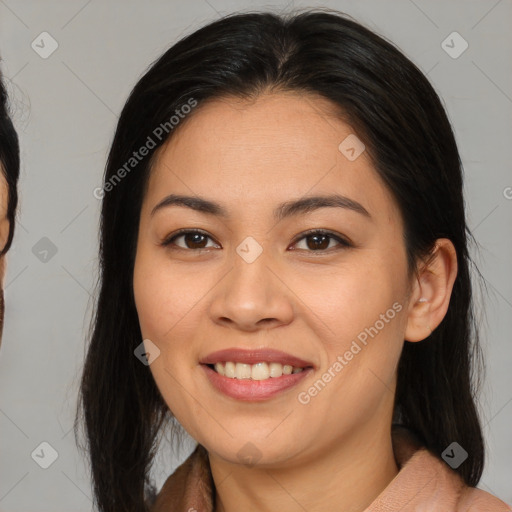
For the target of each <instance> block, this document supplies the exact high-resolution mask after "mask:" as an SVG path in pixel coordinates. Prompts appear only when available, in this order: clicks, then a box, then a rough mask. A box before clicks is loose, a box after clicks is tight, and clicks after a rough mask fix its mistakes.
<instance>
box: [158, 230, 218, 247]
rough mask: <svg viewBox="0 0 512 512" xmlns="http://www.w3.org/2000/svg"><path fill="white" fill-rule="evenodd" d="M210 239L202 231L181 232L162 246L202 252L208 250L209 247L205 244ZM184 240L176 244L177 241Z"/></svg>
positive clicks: (166, 240) (165, 241)
mask: <svg viewBox="0 0 512 512" xmlns="http://www.w3.org/2000/svg"><path fill="white" fill-rule="evenodd" d="M208 238H210V239H211V237H210V236H209V235H207V234H206V233H204V232H202V231H197V230H181V231H179V232H178V233H175V234H174V235H172V236H170V237H168V238H166V239H165V240H164V241H163V242H162V244H161V245H163V246H164V247H167V246H176V247H177V248H179V249H185V250H187V249H190V250H201V249H208V248H209V247H208V246H206V245H205V244H206V243H207V240H208ZM180 239H183V241H182V242H180V243H176V241H177V240H180Z"/></svg>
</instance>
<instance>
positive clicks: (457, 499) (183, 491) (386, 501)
mask: <svg viewBox="0 0 512 512" xmlns="http://www.w3.org/2000/svg"><path fill="white" fill-rule="evenodd" d="M392 442H393V451H394V455H395V460H396V462H397V466H398V468H399V472H398V474H397V475H396V476H395V478H394V479H393V480H392V481H391V482H390V483H389V485H388V486H387V487H386V488H385V489H384V491H383V492H382V493H381V494H380V495H379V496H377V498H376V499H375V500H374V501H373V502H372V504H371V505H370V506H369V507H368V508H367V509H366V510H365V512H390V511H397V510H400V511H401V512H409V511H410V512H412V511H414V512H423V511H425V512H427V511H434V510H450V511H453V512H463V511H465V510H469V508H470V507H471V510H472V511H473V510H474V511H475V512H476V511H480V510H486V511H492V512H512V509H511V508H510V507H509V506H508V505H506V504H505V503H504V502H502V501H501V500H499V499H497V498H495V497H493V496H492V495H490V494H488V493H486V492H485V491H481V490H479V489H475V488H471V487H467V486H466V485H465V484H464V481H463V480H462V478H461V477H460V476H459V475H458V473H456V472H455V471H453V470H452V469H451V468H450V467H449V466H448V465H447V464H445V463H444V462H443V461H442V460H441V459H440V458H438V457H437V456H435V455H434V454H432V453H431V452H429V451H428V450H426V449H425V448H424V447H422V445H421V443H420V442H419V440H418V439H417V438H416V437H415V436H414V435H413V434H412V432H411V431H409V430H407V429H406V428H404V427H401V426H398V425H394V426H393V429H392ZM214 500H215V486H214V482H213V477H212V474H211V471H210V463H209V459H208V452H207V451H206V449H205V448H204V447H203V446H201V445H199V444H198V445H197V446H196V448H195V450H194V451H193V452H192V454H191V455H190V456H189V457H188V459H187V460H186V461H185V462H184V463H183V464H182V465H181V466H179V467H178V468H177V469H176V471H175V472H174V473H173V474H172V475H171V476H170V477H169V478H168V479H167V480H166V482H165V483H164V485H163V487H162V489H161V491H160V493H159V494H158V496H157V498H156V500H155V503H154V504H153V506H152V508H151V512H171V511H173V510H182V511H183V512H187V511H196V512H213V511H214ZM478 506H482V508H481V509H480V508H476V507H478ZM473 507H475V508H473Z"/></svg>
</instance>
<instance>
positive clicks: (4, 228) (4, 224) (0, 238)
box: [0, 168, 9, 345]
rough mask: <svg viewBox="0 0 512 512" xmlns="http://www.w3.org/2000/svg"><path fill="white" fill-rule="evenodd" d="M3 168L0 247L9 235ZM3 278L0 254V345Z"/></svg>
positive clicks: (2, 317)
mask: <svg viewBox="0 0 512 512" xmlns="http://www.w3.org/2000/svg"><path fill="white" fill-rule="evenodd" d="M2 171H3V170H2V169H1V168H0V247H1V248H3V247H5V244H6V242H7V237H8V236H9V221H8V219H7V198H8V188H7V181H6V180H5V178H4V175H3V172H2ZM4 278H5V255H1V256H0V345H1V344H2V333H3V327H4Z"/></svg>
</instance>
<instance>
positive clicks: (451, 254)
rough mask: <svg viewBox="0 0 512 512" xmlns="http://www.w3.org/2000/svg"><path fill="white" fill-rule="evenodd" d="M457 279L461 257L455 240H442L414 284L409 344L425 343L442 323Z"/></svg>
mask: <svg viewBox="0 0 512 512" xmlns="http://www.w3.org/2000/svg"><path fill="white" fill-rule="evenodd" d="M456 277H457V253H456V251H455V247H454V245H453V243H452V242H451V240H448V239H447V238H439V239H438V240H436V244H435V246H434V250H433V251H432V254H431V256H430V257H429V258H428V260H427V261H426V262H424V263H423V264H422V265H421V267H420V268H419V269H418V274H417V276H416V279H415V281H414V284H413V287H412V291H411V299H410V302H409V310H408V316H407V326H406V329H405V336H404V337H405V340H406V341H412V342H416V341H421V340H424V339H425V338H427V337H428V336H430V335H431V334H432V331H433V330H434V329H436V327H437V326H438V325H439V324H440V323H441V321H442V320H443V318H444V316H445V315H446V312H447V311H448V305H449V304H450V297H451V294H452V289H453V283H454V282H455V278H456Z"/></svg>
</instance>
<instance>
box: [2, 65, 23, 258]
mask: <svg viewBox="0 0 512 512" xmlns="http://www.w3.org/2000/svg"><path fill="white" fill-rule="evenodd" d="M0 169H1V171H0V172H2V174H3V177H4V179H5V180H6V182H7V194H8V196H7V219H8V221H9V234H8V235H7V240H6V243H5V245H4V246H3V247H1V248H0V256H3V255H4V254H5V253H6V252H7V251H8V250H9V248H10V247H11V244H12V239H13V237H14V219H15V216H16V207H17V205H18V192H17V184H18V178H19V175H20V147H19V142H18V135H17V133H16V130H15V129H14V126H13V124H12V121H11V117H10V115H9V107H8V100H7V92H6V90H5V87H4V84H3V77H2V73H1V71H0Z"/></svg>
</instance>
